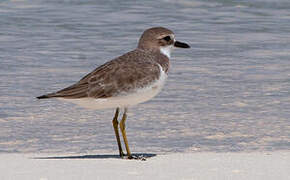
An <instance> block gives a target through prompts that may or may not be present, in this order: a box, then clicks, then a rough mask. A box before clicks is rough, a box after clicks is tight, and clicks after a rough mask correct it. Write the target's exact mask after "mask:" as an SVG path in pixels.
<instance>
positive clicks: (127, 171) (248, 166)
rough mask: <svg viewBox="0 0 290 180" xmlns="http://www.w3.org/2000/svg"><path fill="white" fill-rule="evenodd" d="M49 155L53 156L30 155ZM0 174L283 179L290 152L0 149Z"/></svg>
mask: <svg viewBox="0 0 290 180" xmlns="http://www.w3.org/2000/svg"><path fill="white" fill-rule="evenodd" d="M40 157H42V158H43V157H44V158H45V157H54V158H53V159H35V158H40ZM0 159H1V162H0V170H1V174H0V179H3V180H4V179H5V180H12V179H13V180H14V179H16V180H18V179H21V180H57V179H61V180H66V179H67V180H81V179H84V180H90V179H92V180H96V179H102V180H104V179H114V180H116V179H166V180H168V179H174V180H177V179H180V180H195V179H197V180H214V179H220V180H226V179H229V180H232V179H234V180H240V179H243V180H268V179H275V180H278V179H279V180H286V179H289V174H290V152H287V151H286V152H285V151H280V152H253V153H175V154H166V155H156V156H154V157H150V158H147V160H146V161H140V160H126V159H120V158H117V157H116V156H115V155H88V156H80V157H79V158H76V155H52V154H50V155H47V154H46V155H44V154H1V155H0Z"/></svg>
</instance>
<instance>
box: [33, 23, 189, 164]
mask: <svg viewBox="0 0 290 180" xmlns="http://www.w3.org/2000/svg"><path fill="white" fill-rule="evenodd" d="M174 47H178V48H189V47H190V46H189V45H188V44H186V43H183V42H180V41H176V40H175V35H174V33H173V32H172V31H171V30H169V29H166V28H163V27H153V28H150V29H147V30H145V31H144V32H143V34H142V36H141V38H140V39H139V43H138V46H137V48H136V49H135V50H133V51H130V52H128V53H126V54H124V55H122V56H120V57H117V58H115V59H113V60H111V61H109V62H107V63H105V64H103V65H101V66H99V67H97V68H96V69H95V70H93V71H92V72H91V73H89V74H87V75H86V76H85V77H83V78H82V79H81V80H80V81H78V82H77V83H75V84H73V85H71V86H69V87H67V88H65V89H62V90H60V91H57V92H54V93H50V94H46V95H43V96H39V97H37V98H38V99H45V98H61V99H63V100H67V101H69V102H72V103H75V104H78V105H80V106H82V107H85V108H90V109H105V108H116V111H115V115H114V117H113V120H112V123H113V127H114V131H115V136H116V139H117V143H118V148H119V155H120V157H124V156H125V154H124V153H123V150H122V144H121V140H120V135H119V130H118V129H119V127H120V131H121V133H122V136H123V140H124V144H125V148H126V151H127V157H128V158H129V159H131V158H133V156H132V154H131V152H130V149H129V145H128V140H127V136H126V130H125V121H126V118H127V111H128V107H130V106H132V105H136V104H139V103H142V102H145V101H148V100H150V99H151V98H153V97H154V96H155V95H157V94H158V93H159V92H160V90H161V88H162V87H163V85H164V83H165V80H166V79H167V74H168V69H169V58H170V55H171V51H172V50H173V49H174ZM120 108H124V113H123V116H122V119H121V121H120V123H119V121H118V116H119V111H120ZM118 126H119V127H118Z"/></svg>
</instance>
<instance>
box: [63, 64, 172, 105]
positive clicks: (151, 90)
mask: <svg viewBox="0 0 290 180" xmlns="http://www.w3.org/2000/svg"><path fill="white" fill-rule="evenodd" d="M158 66H159V68H160V71H161V73H160V76H159V79H158V80H156V81H155V82H153V83H152V84H150V85H149V86H147V87H145V88H142V89H137V90H136V91H135V92H134V93H132V94H124V95H121V96H116V97H110V98H98V99H94V98H80V99H62V100H66V101H69V102H72V103H74V104H77V105H80V106H82V107H84V108H88V109H106V108H117V107H120V108H122V107H129V106H132V105H136V104H139V103H142V102H145V101H148V100H150V99H152V98H153V97H154V96H156V95H157V94H158V93H159V92H160V90H161V89H162V87H163V85H164V83H165V81H166V79H167V74H166V73H165V72H164V71H163V69H162V67H161V66H160V65H159V64H158Z"/></svg>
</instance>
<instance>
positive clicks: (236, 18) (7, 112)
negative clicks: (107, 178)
mask: <svg viewBox="0 0 290 180" xmlns="http://www.w3.org/2000/svg"><path fill="white" fill-rule="evenodd" d="M289 22H290V1H289V0H241V1H234V0H205V1H204V0H203V1H202V0H200V1H198V0H192V1H190V0H180V1H175V0H159V1H153V0H152V1H130V0H126V1H110V0H104V1H93V0H63V1H60V0H2V1H1V2H0V152H1V153H15V152H20V153H28V152H29V153H36V152H40V153H76V154H77V153H82V154H107V153H113V154H117V152H118V148H117V145H116V142H115V136H114V131H113V127H112V124H111V120H112V118H113V113H114V110H113V109H109V110H98V111H93V110H86V109H82V108H81V107H78V106H76V105H73V104H69V103H65V102H61V101H58V100H54V99H52V100H42V101H40V100H37V99H36V98H35V97H36V96H39V95H42V94H45V93H48V92H53V91H56V90H59V89H61V88H64V87H66V86H69V85H71V84H72V83H74V82H76V81H78V80H79V79H80V78H81V77H82V76H84V75H86V74H87V73H89V72H90V71H92V70H93V69H95V68H96V67H97V66H99V65H101V64H103V63H104V62H106V61H108V60H111V59H113V58H115V57H117V56H119V55H122V54H124V53H126V52H128V51H130V50H133V49H134V48H135V47H136V46H137V42H138V39H139V37H140V35H141V34H142V32H143V31H144V30H145V29H147V28H150V27H154V26H164V27H166V28H169V29H171V30H172V31H174V32H175V35H176V38H177V39H178V40H180V41H184V42H187V43H188V44H190V45H191V49H186V50H185V49H178V50H175V52H173V54H172V58H171V69H170V72H169V78H168V81H167V83H166V85H165V87H164V89H163V91H162V92H161V93H160V94H159V95H158V96H157V97H156V98H154V99H153V100H151V101H148V102H146V103H143V104H140V105H138V106H135V107H134V108H130V109H129V117H128V120H127V136H128V140H129V145H130V146H131V151H132V152H139V153H145V152H147V153H168V152H196V151H214V152H229V151H274V150H286V149H287V150H289V149H290V33H289V32H290V31H289V29H290V23H289Z"/></svg>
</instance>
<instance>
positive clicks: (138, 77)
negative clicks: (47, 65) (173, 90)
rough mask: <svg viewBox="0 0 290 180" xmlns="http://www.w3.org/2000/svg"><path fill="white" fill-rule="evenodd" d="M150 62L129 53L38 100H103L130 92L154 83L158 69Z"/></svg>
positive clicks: (132, 52) (140, 56)
mask: <svg viewBox="0 0 290 180" xmlns="http://www.w3.org/2000/svg"><path fill="white" fill-rule="evenodd" d="M136 57H139V58H138V59H136ZM152 58H154V57H151V56H150V55H148V54H145V53H143V52H140V51H137V50H135V51H131V52H129V53H127V54H125V55H123V56H121V57H119V58H116V59H114V60H112V61H109V62H107V63H105V64H103V65H102V66H100V67H98V68H96V69H95V70H94V71H92V72H91V73H89V74H88V75H86V76H85V77H83V78H82V79H81V80H80V81H79V82H77V83H76V84H74V85H72V86H69V87H67V88H65V89H62V90H60V91H58V92H56V93H51V94H47V95H44V96H40V97H38V98H50V97H62V98H84V97H94V98H106V97H112V96H115V95H118V94H120V93H126V92H133V91H135V90H136V88H142V87H145V86H146V85H148V84H150V83H152V82H154V81H155V80H157V79H158V77H159V74H160V72H159V66H158V64H157V63H156V62H154V61H153V60H152Z"/></svg>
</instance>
